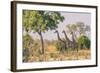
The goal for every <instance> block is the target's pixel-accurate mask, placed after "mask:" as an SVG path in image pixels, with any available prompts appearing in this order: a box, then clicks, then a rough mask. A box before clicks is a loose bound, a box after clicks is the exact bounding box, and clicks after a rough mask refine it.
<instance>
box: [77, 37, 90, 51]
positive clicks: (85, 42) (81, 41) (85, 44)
mask: <svg viewBox="0 0 100 73" xmlns="http://www.w3.org/2000/svg"><path fill="white" fill-rule="evenodd" d="M77 41H78V45H79V47H80V49H83V48H88V49H89V48H90V39H89V38H88V37H87V36H84V35H83V36H80V37H79V38H78V40H77Z"/></svg>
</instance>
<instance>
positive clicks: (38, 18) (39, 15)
mask: <svg viewBox="0 0 100 73" xmlns="http://www.w3.org/2000/svg"><path fill="white" fill-rule="evenodd" d="M63 20H64V17H63V16H61V14H60V13H59V12H53V11H35V10H23V26H24V28H25V30H26V31H30V30H34V32H41V31H42V32H45V31H47V30H49V29H50V30H52V29H55V28H57V24H58V23H59V22H61V21H63Z"/></svg>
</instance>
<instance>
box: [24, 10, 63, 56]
mask: <svg viewBox="0 0 100 73" xmlns="http://www.w3.org/2000/svg"><path fill="white" fill-rule="evenodd" d="M63 20H64V17H63V16H61V14H60V13H59V12H53V11H34V10H23V27H24V29H25V30H26V31H27V32H28V31H34V32H36V33H38V34H39V36H40V39H41V49H40V51H41V54H44V41H43V35H42V33H45V32H46V31H48V30H53V29H55V28H57V24H59V23H60V22H62V21H63Z"/></svg>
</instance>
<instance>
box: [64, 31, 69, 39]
mask: <svg viewBox="0 0 100 73" xmlns="http://www.w3.org/2000/svg"><path fill="white" fill-rule="evenodd" d="M64 35H65V38H66V40H67V41H70V40H69V38H68V37H67V35H66V33H65V31H64Z"/></svg>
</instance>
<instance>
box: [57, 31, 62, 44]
mask: <svg viewBox="0 0 100 73" xmlns="http://www.w3.org/2000/svg"><path fill="white" fill-rule="evenodd" d="M57 37H58V40H60V41H62V42H63V40H62V39H61V38H60V36H59V32H58V31H57Z"/></svg>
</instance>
